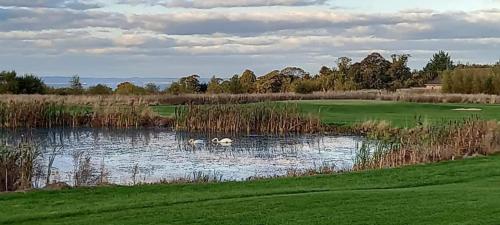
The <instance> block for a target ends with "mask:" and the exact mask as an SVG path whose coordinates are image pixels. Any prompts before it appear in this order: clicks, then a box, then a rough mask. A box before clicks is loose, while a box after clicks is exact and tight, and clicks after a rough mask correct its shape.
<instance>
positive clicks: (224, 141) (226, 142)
mask: <svg viewBox="0 0 500 225" xmlns="http://www.w3.org/2000/svg"><path fill="white" fill-rule="evenodd" d="M212 142H214V143H219V144H230V143H233V140H231V139H229V138H223V139H221V140H219V139H218V138H214V139H212Z"/></svg>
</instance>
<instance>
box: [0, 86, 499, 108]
mask: <svg viewBox="0 0 500 225" xmlns="http://www.w3.org/2000/svg"><path fill="white" fill-rule="evenodd" d="M1 97H2V98H0V101H2V102H9V101H12V100H13V101H16V102H33V101H35V100H38V101H42V102H65V103H67V104H72V105H80V106H93V105H95V104H104V105H109V104H113V105H130V104H147V105H162V104H163V105H165V104H167V105H185V104H227V103H234V104H242V103H254V102H265V101H285V100H317V99H324V100H328V99H331V100H335V99H342V100H349V99H359V100H386V101H407V102H422V103H424V102H426V103H482V104H500V96H498V95H486V94H443V93H436V92H424V93H414V92H405V91H400V92H387V91H379V90H361V91H345V92H340V91H334V92H315V93H313V94H295V93H275V94H216V95H212V94H186V95H149V96H123V95H109V96H59V95H2V96H1Z"/></svg>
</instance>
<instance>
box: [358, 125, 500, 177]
mask: <svg viewBox="0 0 500 225" xmlns="http://www.w3.org/2000/svg"><path fill="white" fill-rule="evenodd" d="M498 151H500V126H499V124H498V122H496V121H482V120H479V119H477V118H471V119H467V120H464V121H459V122H449V123H448V124H445V125H440V126H437V125H423V126H419V127H416V128H408V129H401V130H399V131H398V133H397V134H396V135H394V136H392V137H390V138H386V139H384V140H379V141H378V142H375V144H373V142H372V143H371V144H370V143H365V145H363V146H362V147H361V148H360V151H359V153H358V159H357V160H356V163H355V168H354V169H355V170H364V169H376V168H387V167H399V166H404V165H413V164H420V163H431V162H439V161H444V160H453V159H458V158H463V157H470V156H474V155H489V154H493V153H496V152H498Z"/></svg>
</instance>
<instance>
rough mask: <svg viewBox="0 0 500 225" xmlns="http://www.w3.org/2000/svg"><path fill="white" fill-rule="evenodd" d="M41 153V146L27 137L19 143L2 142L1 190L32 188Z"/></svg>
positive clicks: (0, 147)
mask: <svg viewBox="0 0 500 225" xmlns="http://www.w3.org/2000/svg"><path fill="white" fill-rule="evenodd" d="M39 154H40V151H39V146H38V145H37V144H36V143H34V142H32V141H31V140H29V139H26V138H24V139H23V140H22V141H21V142H19V143H18V144H17V145H7V144H6V143H5V142H1V143H0V192H2V191H16V190H26V189H30V188H32V186H33V179H34V177H35V171H36V169H37V167H38V165H39V164H38V162H37V157H38V156H39Z"/></svg>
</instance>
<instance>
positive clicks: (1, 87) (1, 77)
mask: <svg viewBox="0 0 500 225" xmlns="http://www.w3.org/2000/svg"><path fill="white" fill-rule="evenodd" d="M16 76H17V73H16V71H2V72H0V94H7V93H9V94H15V93H16V92H17V80H16Z"/></svg>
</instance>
